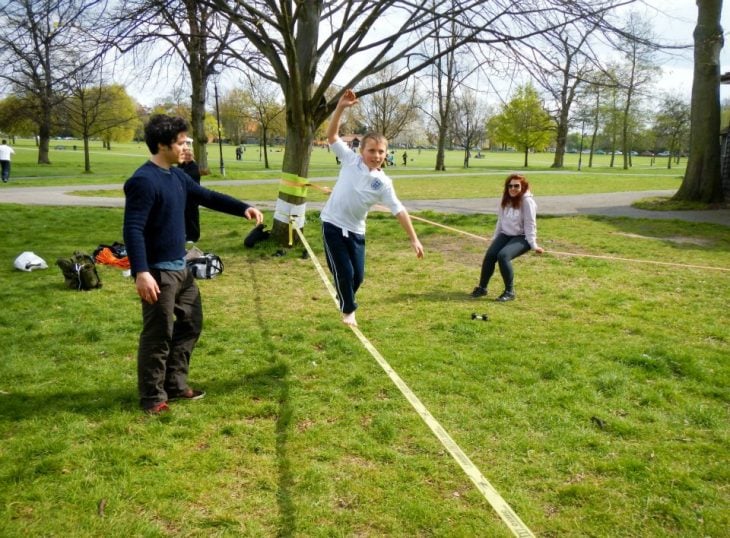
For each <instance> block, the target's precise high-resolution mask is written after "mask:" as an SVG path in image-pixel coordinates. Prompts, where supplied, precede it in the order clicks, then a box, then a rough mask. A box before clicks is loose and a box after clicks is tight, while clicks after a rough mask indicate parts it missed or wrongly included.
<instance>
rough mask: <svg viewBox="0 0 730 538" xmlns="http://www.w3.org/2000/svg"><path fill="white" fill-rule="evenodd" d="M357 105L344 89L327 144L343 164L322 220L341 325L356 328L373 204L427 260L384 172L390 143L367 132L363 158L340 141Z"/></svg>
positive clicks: (407, 216)
mask: <svg viewBox="0 0 730 538" xmlns="http://www.w3.org/2000/svg"><path fill="white" fill-rule="evenodd" d="M357 103H358V100H357V97H356V95H355V92H353V91H352V90H349V89H348V90H345V93H344V94H343V95H342V97H340V100H339V101H338V103H337V108H336V109H335V111H334V113H333V114H332V119H331V121H330V123H329V125H328V127H327V141H328V142H329V144H330V146H331V147H332V151H334V153H335V155H336V156H337V158H338V159H339V161H340V162H341V165H342V166H341V168H340V175H339V177H338V178H337V182H336V183H335V186H334V188H333V189H332V194H331V195H330V197H329V199H328V200H327V203H326V204H325V206H324V208H323V209H322V214H321V217H320V218H321V219H322V241H323V243H324V250H325V254H326V256H327V266H328V267H329V269H330V271H331V272H332V275H333V276H334V280H335V287H336V288H337V296H338V299H339V303H340V312H342V321H343V322H344V323H345V324H346V325H353V326H355V325H357V321H355V310H356V309H357V303H356V302H355V293H356V292H357V290H358V288H359V287H360V285H361V284H362V281H363V278H364V276H365V219H366V218H367V215H368V211H369V210H370V208H371V207H372V206H373V205H375V204H383V205H385V206H387V207H388V208H389V209H390V211H391V213H392V214H393V215H395V217H396V218H397V219H398V222H399V223H400V225H401V226H402V227H403V229H404V230H405V231H406V234H408V239H410V241H411V247H412V248H413V250H414V251H415V252H416V257H418V258H423V246H422V245H421V242H420V241H419V240H418V236H417V235H416V232H415V230H414V229H413V224H412V223H411V218H410V216H409V215H408V211H406V208H405V207H404V206H403V204H402V203H401V202H400V200H398V197H397V196H396V194H395V189H394V188H393V182H392V180H391V179H390V178H389V177H388V176H387V175H385V173H384V172H383V171H382V169H381V168H382V166H383V161H384V160H385V157H386V155H387V152H388V141H387V140H386V139H385V137H383V136H382V135H379V134H375V133H368V134H366V135H365V136H364V137H363V139H362V143H361V144H360V155H358V154H357V153H355V152H354V151H353V150H351V149H350V148H348V147H347V144H345V143H344V142H343V141H342V140H341V139H340V137H339V130H340V120H341V118H342V113H343V112H344V111H345V109H347V108H349V107H351V106H353V105H356V104H357Z"/></svg>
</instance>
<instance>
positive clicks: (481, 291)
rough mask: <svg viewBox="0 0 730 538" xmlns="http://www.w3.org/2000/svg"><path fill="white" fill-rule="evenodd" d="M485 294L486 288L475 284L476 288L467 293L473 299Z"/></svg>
mask: <svg viewBox="0 0 730 538" xmlns="http://www.w3.org/2000/svg"><path fill="white" fill-rule="evenodd" d="M486 294H487V290H486V288H482V287H481V286H477V287H476V288H474V290H473V291H472V292H471V293H470V294H469V295H471V296H472V297H473V298H474V299H477V298H479V297H484V296H485V295H486Z"/></svg>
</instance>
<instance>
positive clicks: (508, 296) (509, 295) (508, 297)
mask: <svg viewBox="0 0 730 538" xmlns="http://www.w3.org/2000/svg"><path fill="white" fill-rule="evenodd" d="M514 300H515V292H513V291H505V292H504V293H502V295H500V296H499V297H497V298H496V299H495V301H498V302H500V303H506V302H507V301H514Z"/></svg>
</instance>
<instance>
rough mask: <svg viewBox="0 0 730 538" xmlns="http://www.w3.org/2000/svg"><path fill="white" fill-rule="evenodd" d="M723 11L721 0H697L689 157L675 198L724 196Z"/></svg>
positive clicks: (718, 198)
mask: <svg viewBox="0 0 730 538" xmlns="http://www.w3.org/2000/svg"><path fill="white" fill-rule="evenodd" d="M721 14H722V0H697V26H696V27H695V31H694V43H695V47H694V77H693V81H692V100H691V112H690V116H691V120H690V145H689V160H688V161H687V170H686V171H685V174H684V180H683V181H682V185H680V187H679V190H678V191H677V193H676V194H675V195H674V199H675V200H690V201H697V202H704V203H708V204H710V203H722V202H723V199H724V195H723V192H722V181H721V177H720V50H721V49H722V46H723V36H722V26H720V15H721ZM670 159H671V156H670Z"/></svg>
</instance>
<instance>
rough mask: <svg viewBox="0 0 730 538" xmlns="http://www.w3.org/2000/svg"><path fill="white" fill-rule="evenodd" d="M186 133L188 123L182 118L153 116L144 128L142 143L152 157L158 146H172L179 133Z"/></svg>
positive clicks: (164, 115)
mask: <svg viewBox="0 0 730 538" xmlns="http://www.w3.org/2000/svg"><path fill="white" fill-rule="evenodd" d="M186 132H188V122H186V121H185V120H184V119H183V118H180V117H176V116H168V115H167V114H155V115H154V116H152V117H150V120H149V121H148V122H147V125H145V128H144V141H145V143H146V144H147V147H148V148H149V150H150V153H152V155H157V152H158V151H159V148H158V144H162V145H163V146H168V147H170V146H172V144H173V143H174V142H175V141H176V140H177V137H178V135H179V134H180V133H186Z"/></svg>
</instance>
